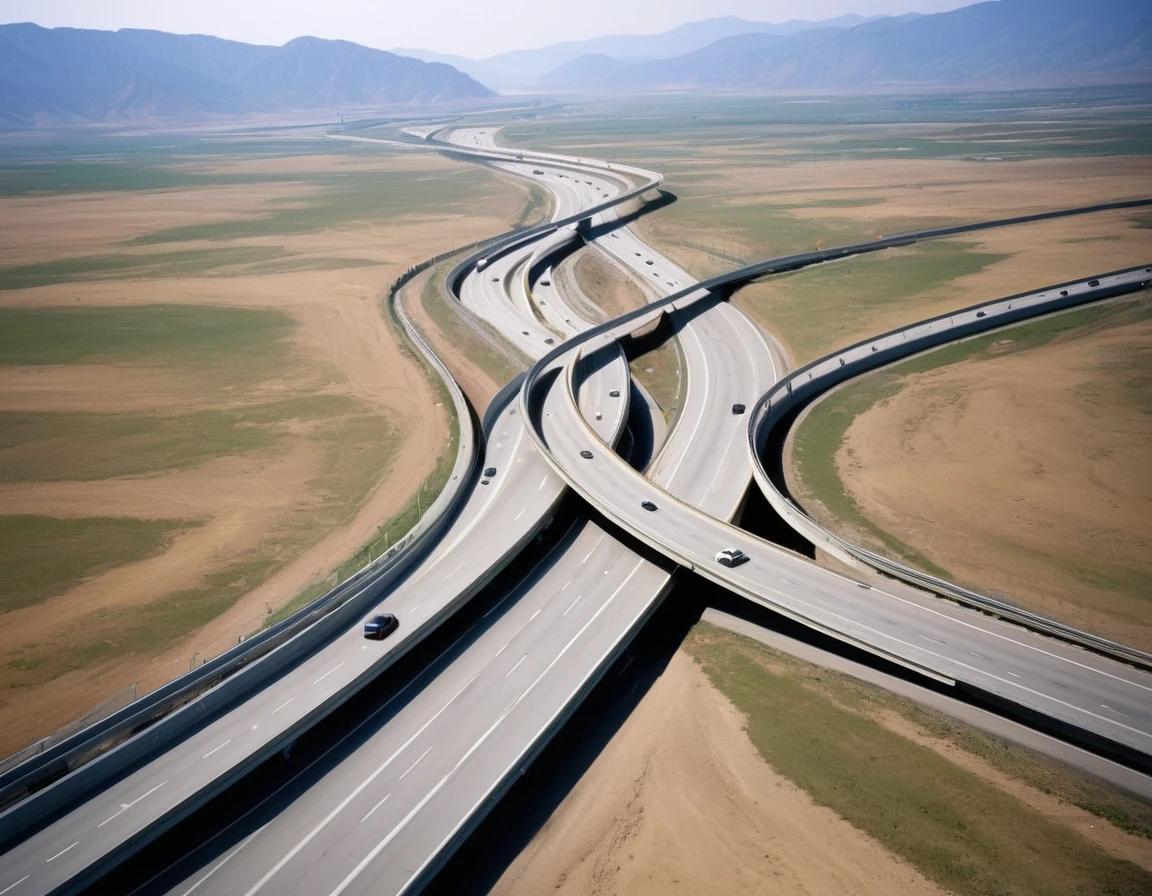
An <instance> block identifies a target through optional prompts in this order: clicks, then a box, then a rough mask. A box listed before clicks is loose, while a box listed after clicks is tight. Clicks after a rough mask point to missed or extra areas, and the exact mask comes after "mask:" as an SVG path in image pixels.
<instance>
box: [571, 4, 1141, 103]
mask: <svg viewBox="0 0 1152 896" xmlns="http://www.w3.org/2000/svg"><path fill="white" fill-rule="evenodd" d="M1108 80H1112V81H1116V80H1124V81H1149V82H1152V4H1149V3H1148V2H1147V0H999V2H989V3H980V4H976V5H974V6H968V7H964V8H962V9H957V10H953V11H951V12H944V13H938V14H936V15H929V16H913V17H900V18H893V19H881V20H878V21H872V22H866V23H864V24H861V25H857V26H856V27H853V28H849V29H840V28H824V29H818V30H810V31H804V32H802V33H798V34H793V35H791V36H781V35H768V34H746V35H741V36H737V37H728V38H724V39H722V40H719V41H717V42H715V43H713V44H711V45H709V46H707V47H704V48H703V49H700V50H697V51H695V52H692V53H688V54H685V55H683V56H678V57H675V58H672V59H664V60H659V61H654V62H643V63H638V64H635V65H631V66H626V67H624V68H622V69H620V70H618V71H616V72H615V73H614V74H612V75H610V76H609V77H608V78H606V79H602V80H598V81H594V82H593V81H589V82H586V83H584V84H579V83H575V82H571V81H570V82H569V84H568V86H570V87H585V88H589V89H590V88H598V87H603V86H608V87H612V88H616V89H622V90H652V89H695V88H713V89H715V88H721V89H729V90H767V89H809V88H838V89H845V88H861V87H876V86H894V85H962V84H985V85H1005V84H1030V85H1038V84H1076V83H1086V82H1091V83H1101V82H1103V81H1108Z"/></svg>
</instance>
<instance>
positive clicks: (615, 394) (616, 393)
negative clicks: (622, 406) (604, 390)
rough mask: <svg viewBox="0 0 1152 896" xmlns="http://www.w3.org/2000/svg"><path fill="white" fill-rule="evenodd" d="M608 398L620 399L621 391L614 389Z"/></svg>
mask: <svg viewBox="0 0 1152 896" xmlns="http://www.w3.org/2000/svg"><path fill="white" fill-rule="evenodd" d="M608 397H609V398H619V397H620V390H619V389H613V390H612V391H611V392H609V393H608Z"/></svg>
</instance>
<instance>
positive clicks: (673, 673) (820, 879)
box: [492, 652, 942, 896]
mask: <svg viewBox="0 0 1152 896" xmlns="http://www.w3.org/2000/svg"><path fill="white" fill-rule="evenodd" d="M492 892H493V893H494V894H530V893H533V894H534V893H545V892H556V893H561V894H564V893H573V894H588V896H592V894H596V896H600V894H613V893H628V894H635V896H644V894H653V896H658V894H659V896H663V894H666V893H756V894H770V893H807V894H813V896H818V894H842V893H854V894H868V893H875V894H890V893H904V894H913V893H923V894H928V893H933V894H939V893H941V892H942V891H941V890H940V889H939V888H938V887H936V886H935V885H934V884H933V883H931V882H930V881H928V880H926V879H925V878H924V877H923V876H921V875H920V874H919V873H918V872H917V871H916V870H915V869H913V868H912V867H911V866H909V865H908V864H907V863H905V862H903V861H902V860H900V859H898V858H896V857H895V856H894V855H892V854H891V853H890V852H888V851H887V850H886V849H884V848H883V847H882V846H880V845H879V844H878V843H877V842H876V841H875V840H873V839H872V838H871V837H869V836H867V835H866V834H863V833H861V832H860V831H858V830H857V829H855V828H853V827H852V826H851V825H850V824H848V823H847V822H845V821H843V820H842V819H841V818H839V817H838V816H837V815H836V814H835V813H834V812H832V811H831V810H830V809H826V808H823V807H821V806H818V805H816V804H815V803H813V802H812V800H811V799H810V798H809V797H808V795H807V794H805V793H804V792H803V791H802V790H800V789H799V788H797V787H795V786H794V785H793V784H791V783H790V782H789V781H787V780H786V779H784V778H783V777H781V776H780V775H778V774H776V773H775V772H774V771H773V770H772V769H771V768H770V767H769V766H768V765H767V764H765V763H764V761H763V760H762V759H761V758H760V755H759V754H758V753H757V752H756V748H755V747H754V746H753V745H752V743H751V741H749V739H748V736H747V734H746V733H745V731H744V719H743V716H742V715H741V713H740V712H739V711H738V710H737V709H736V708H735V707H734V706H732V704H731V703H730V702H729V701H728V700H727V698H726V697H724V695H723V694H721V693H720V692H719V691H718V690H716V688H714V687H713V686H712V684H711V682H709V680H708V678H707V676H705V675H704V673H703V672H702V671H701V670H700V668H699V667H698V666H697V665H696V664H695V663H694V662H693V661H692V659H691V658H690V657H688V656H687V655H686V654H684V653H683V652H678V653H676V654H675V655H674V657H673V658H672V661H671V663H670V664H669V666H668V668H667V670H666V671H665V672H664V674H663V675H662V676H661V677H660V679H659V680H658V681H657V682H656V683H655V685H654V686H653V687H652V689H651V690H650V691H649V693H648V694H647V695H645V697H644V699H643V700H642V701H641V703H640V705H639V706H638V707H637V708H636V710H635V711H634V712H633V713H632V715H631V716H630V717H629V718H628V720H627V721H626V722H625V723H624V725H623V727H622V728H621V729H620V731H619V732H618V733H617V734H616V736H615V737H614V738H613V739H612V741H611V742H610V743H609V744H608V746H607V747H606V748H605V750H604V752H603V753H601V755H600V756H599V757H598V758H597V759H596V761H595V762H594V763H593V765H592V766H591V768H589V769H588V771H587V772H586V773H585V775H584V776H583V777H582V778H581V780H580V781H579V782H578V784H577V785H576V787H575V788H573V790H572V792H571V793H570V794H569V795H568V796H567V797H566V798H565V799H564V801H563V802H562V803H561V805H560V806H559V807H558V808H557V810H556V811H555V812H554V813H553V815H552V817H551V818H550V819H549V821H548V823H547V824H546V825H545V826H544V828H543V829H542V830H541V831H540V832H539V833H538V834H537V836H536V837H535V838H534V839H533V840H532V842H531V843H530V844H529V845H528V846H527V847H526V848H525V850H524V851H523V852H522V853H521V855H520V856H519V857H518V858H517V860H516V861H515V862H514V863H513V864H512V865H511V867H509V869H508V871H507V872H506V873H505V874H504V876H503V877H502V878H501V880H500V881H499V882H498V883H497V885H496V887H495V888H494V889H493V891H492Z"/></svg>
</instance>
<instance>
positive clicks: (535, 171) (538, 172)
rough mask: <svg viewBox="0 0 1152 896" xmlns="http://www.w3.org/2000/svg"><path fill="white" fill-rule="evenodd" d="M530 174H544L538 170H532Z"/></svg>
mask: <svg viewBox="0 0 1152 896" xmlns="http://www.w3.org/2000/svg"><path fill="white" fill-rule="evenodd" d="M532 173H533V174H543V173H544V172H543V171H541V170H540V169H539V168H533V169H532Z"/></svg>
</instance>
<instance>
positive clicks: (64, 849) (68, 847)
mask: <svg viewBox="0 0 1152 896" xmlns="http://www.w3.org/2000/svg"><path fill="white" fill-rule="evenodd" d="M79 844H80V841H79V840H77V841H76V842H75V843H73V844H72V846H78V845H79ZM72 846H66V847H64V848H63V849H62V850H60V852H58V853H56V855H54V856H52V858H50V859H45V860H44V864H45V865H47V864H48V863H49V862H54V861H56V859H58V858H60V856H62V855H64V853H66V852H68V850H70V849H71V848H72Z"/></svg>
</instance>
